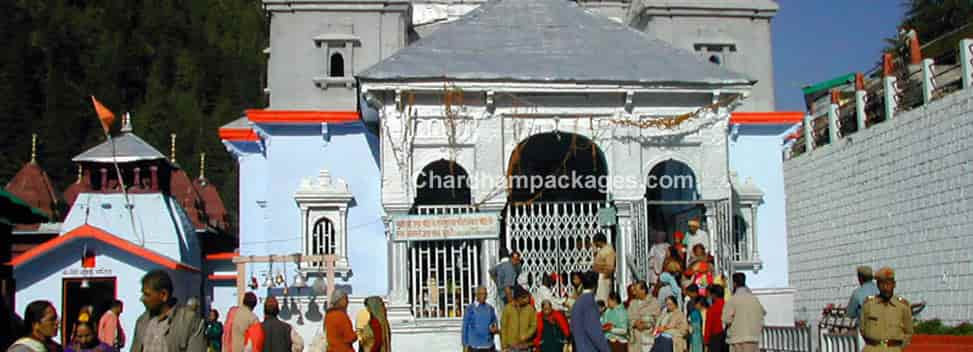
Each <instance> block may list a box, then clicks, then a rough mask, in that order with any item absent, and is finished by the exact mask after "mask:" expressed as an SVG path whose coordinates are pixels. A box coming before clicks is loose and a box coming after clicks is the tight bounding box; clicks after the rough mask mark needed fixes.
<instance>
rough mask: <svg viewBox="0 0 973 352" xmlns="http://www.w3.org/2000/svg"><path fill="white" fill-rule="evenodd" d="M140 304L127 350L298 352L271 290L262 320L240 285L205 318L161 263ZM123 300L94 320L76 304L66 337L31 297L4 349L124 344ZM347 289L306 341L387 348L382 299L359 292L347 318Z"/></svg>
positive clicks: (344, 351)
mask: <svg viewBox="0 0 973 352" xmlns="http://www.w3.org/2000/svg"><path fill="white" fill-rule="evenodd" d="M141 283H142V298H141V301H142V304H143V305H144V306H145V312H144V313H142V315H140V316H139V318H138V320H137V321H136V323H135V331H134V334H133V335H132V339H131V342H130V345H128V347H130V349H129V350H130V351H133V352H203V351H206V352H258V351H262V352H302V351H304V341H303V338H302V337H301V335H300V334H299V333H298V332H297V331H296V329H294V328H293V327H292V326H291V325H290V324H288V323H286V322H283V321H281V320H280V319H279V318H278V314H279V313H280V305H279V303H278V301H277V298H276V297H273V296H271V297H267V298H266V299H264V304H263V313H264V314H263V321H260V319H258V317H257V315H256V314H255V313H254V309H255V308H256V307H257V296H256V295H255V294H254V293H252V292H247V293H246V294H245V295H244V297H243V304H242V305H240V306H237V307H233V308H230V309H229V310H228V311H227V316H226V320H225V321H223V322H220V320H219V318H220V314H219V312H218V311H216V310H215V309H212V310H210V311H209V312H208V315H207V316H206V318H205V319H203V318H202V317H201V315H200V314H199V301H198V300H197V299H194V298H190V299H188V300H186V303H184V304H179V301H178V299H177V298H176V297H174V296H173V292H174V290H173V282H172V279H171V278H170V276H169V274H168V273H166V272H165V271H162V270H155V271H151V272H149V273H147V274H146V275H145V276H143V278H142V282H141ZM122 308H123V304H122V302H120V301H114V302H112V303H111V304H110V308H109V309H108V310H106V311H105V312H104V313H102V314H101V316H100V318H99V319H98V322H97V324H95V322H94V321H92V317H94V315H93V312H94V309H93V307H91V306H85V307H83V308H81V310H80V312H79V314H78V319H77V321H76V322H73V323H72V325H71V329H70V334H71V336H69V337H68V338H67V339H65V340H63V341H67V343H66V344H65V345H62V344H60V343H58V342H57V341H56V340H55V337H57V335H58V330H59V328H60V324H61V323H60V322H61V320H60V317H59V316H58V312H57V309H56V308H55V306H54V305H53V304H52V303H51V302H49V301H42V300H41V301H34V302H31V303H30V304H28V305H27V308H26V310H25V312H24V315H23V319H22V322H21V323H20V324H17V325H18V329H19V330H20V331H17V332H15V333H16V334H17V335H16V336H17V338H16V339H15V340H13V341H10V342H9V343H8V344H9V346H4V347H5V348H6V350H7V352H63V351H68V352H117V351H121V350H122V349H123V348H126V345H127V344H126V334H125V331H124V330H123V329H122V326H121V324H120V323H119V317H120V315H121V314H122ZM347 308H348V296H347V294H345V293H344V292H343V291H341V290H336V291H335V292H334V293H333V294H332V295H331V301H330V302H329V304H328V311H327V314H326V315H325V317H324V320H325V321H324V324H323V326H324V328H323V329H322V330H321V331H320V333H319V334H318V335H317V336H315V340H314V341H313V342H312V343H311V347H310V350H311V352H325V351H327V352H332V351H333V352H353V351H355V348H354V345H355V343H357V344H358V350H357V351H359V352H388V351H389V350H390V346H391V332H390V329H389V324H388V320H387V319H386V308H385V303H384V301H383V300H382V298H381V297H378V296H373V297H368V298H366V299H365V308H364V309H363V310H362V311H361V312H359V314H358V316H357V319H356V323H357V326H353V325H352V322H351V318H350V317H349V315H348V313H347Z"/></svg>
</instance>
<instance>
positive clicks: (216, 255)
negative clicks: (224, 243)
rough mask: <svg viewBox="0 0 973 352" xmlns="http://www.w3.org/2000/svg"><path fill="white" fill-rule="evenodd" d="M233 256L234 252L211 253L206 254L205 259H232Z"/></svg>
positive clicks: (234, 255)
mask: <svg viewBox="0 0 973 352" xmlns="http://www.w3.org/2000/svg"><path fill="white" fill-rule="evenodd" d="M233 257H236V252H223V253H213V254H207V255H206V260H233Z"/></svg>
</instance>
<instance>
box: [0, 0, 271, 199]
mask: <svg viewBox="0 0 973 352" xmlns="http://www.w3.org/2000/svg"><path fill="white" fill-rule="evenodd" d="M0 12H2V13H4V16H0V36H2V37H3V38H5V44H6V45H5V50H4V51H3V52H0V123H2V124H3V126H4V128H2V129H0V148H2V150H3V151H4V152H3V153H0V182H3V184H5V183H6V182H5V181H6V180H9V179H10V178H11V177H12V176H13V174H14V173H15V172H16V171H17V170H18V169H19V168H20V167H21V165H23V163H24V162H26V161H27V160H28V159H29V156H30V155H29V154H30V153H29V149H30V134H31V133H37V134H38V135H39V137H40V145H39V148H38V149H39V150H38V160H39V162H40V163H41V165H42V166H44V168H45V169H46V170H47V172H48V174H49V175H50V176H51V178H52V181H53V182H54V184H55V186H56V188H57V189H58V190H63V189H64V188H66V187H67V185H68V184H70V183H71V182H74V180H75V173H76V169H75V167H74V166H73V165H72V163H71V161H70V159H71V157H73V156H74V155H76V154H78V153H80V152H82V151H84V150H85V149H87V148H90V147H93V146H94V145H96V144H98V143H101V142H102V141H104V134H103V132H102V131H101V127H100V125H99V123H98V121H97V120H96V118H95V116H94V111H93V109H92V107H91V103H90V99H89V96H91V95H95V96H97V97H98V99H99V100H101V101H102V102H104V103H105V104H106V105H107V106H108V107H109V108H111V109H112V110H113V111H115V113H116V114H119V115H120V114H121V113H123V112H131V113H132V118H133V127H134V129H135V133H137V134H138V135H140V136H141V137H142V138H144V139H145V140H146V141H147V142H149V143H151V144H152V145H154V146H155V147H157V148H158V149H160V151H163V152H164V153H166V154H168V152H169V135H170V134H171V133H176V134H178V135H179V142H178V145H177V146H178V150H177V151H176V157H177V159H178V161H179V164H180V166H181V167H183V168H184V169H186V171H187V173H189V174H190V175H192V176H195V175H198V174H199V163H198V158H199V154H200V153H206V155H207V170H206V176H207V178H208V179H209V180H210V181H211V183H212V184H214V185H216V186H217V187H219V189H220V191H221V194H222V196H223V199H224V201H225V203H226V206H227V210H228V211H230V213H231V217H232V216H233V215H234V214H235V212H236V209H237V206H236V204H237V200H236V199H237V185H236V184H237V181H236V179H237V175H236V173H237V171H236V165H235V162H234V161H233V160H232V158H231V156H230V155H228V154H227V153H226V151H225V149H224V147H223V146H222V144H221V143H220V141H219V137H218V135H217V129H218V128H219V126H221V125H223V124H225V123H227V122H229V121H232V120H234V119H236V118H238V117H239V116H240V112H241V111H242V110H244V109H246V108H251V107H262V106H265V105H266V101H265V99H266V97H265V96H264V94H263V87H262V86H261V84H262V83H261V81H260V79H259V77H261V76H262V73H263V72H264V71H265V70H266V67H265V65H266V57H264V55H263V54H262V49H263V48H264V47H266V46H267V38H268V33H267V25H266V16H265V14H264V13H263V11H262V9H261V2H260V0H216V1H197V0H98V1H86V0H47V1H31V0H8V1H0ZM118 128H119V126H118V124H117V123H116V125H115V126H114V129H115V133H117V129H118Z"/></svg>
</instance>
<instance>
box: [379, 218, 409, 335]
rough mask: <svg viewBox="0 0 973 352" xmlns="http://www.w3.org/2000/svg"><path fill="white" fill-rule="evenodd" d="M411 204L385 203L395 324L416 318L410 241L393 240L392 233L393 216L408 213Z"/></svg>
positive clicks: (391, 310)
mask: <svg viewBox="0 0 973 352" xmlns="http://www.w3.org/2000/svg"><path fill="white" fill-rule="evenodd" d="M408 211H409V205H407V204H399V205H388V204H386V205H385V212H386V214H387V216H385V218H384V219H383V221H384V222H385V229H386V239H387V240H388V252H389V262H388V265H389V268H388V272H389V296H388V302H389V305H388V319H389V322H390V323H391V324H393V325H395V324H396V323H408V322H412V321H414V320H415V317H413V315H412V310H411V308H410V306H409V285H408V259H407V254H408V249H409V248H408V243H406V242H392V238H391V233H389V232H388V231H390V230H391V228H392V226H391V225H392V218H393V217H395V216H397V215H406V214H408Z"/></svg>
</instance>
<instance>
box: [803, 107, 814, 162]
mask: <svg viewBox="0 0 973 352" xmlns="http://www.w3.org/2000/svg"><path fill="white" fill-rule="evenodd" d="M813 122H814V117H813V116H811V115H804V124H803V129H804V146H805V148H804V149H805V153H810V152H811V151H812V150H814V123H813Z"/></svg>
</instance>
